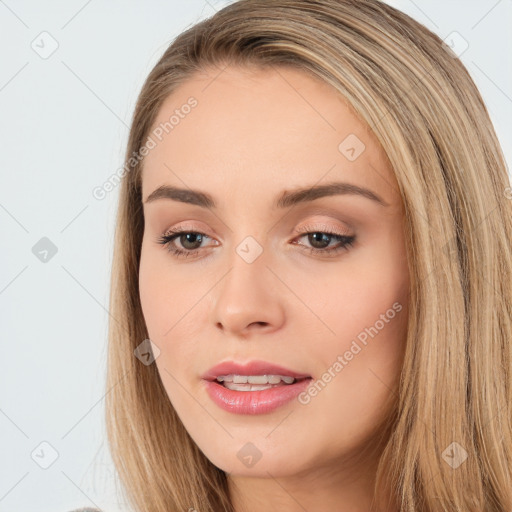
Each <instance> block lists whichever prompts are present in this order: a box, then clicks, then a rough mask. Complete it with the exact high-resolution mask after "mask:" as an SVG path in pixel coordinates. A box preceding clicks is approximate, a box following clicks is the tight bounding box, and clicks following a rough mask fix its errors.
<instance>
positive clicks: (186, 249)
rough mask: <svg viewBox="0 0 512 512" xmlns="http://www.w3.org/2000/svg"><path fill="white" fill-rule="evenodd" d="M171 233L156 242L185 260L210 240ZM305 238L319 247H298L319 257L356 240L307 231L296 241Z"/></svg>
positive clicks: (190, 233)
mask: <svg viewBox="0 0 512 512" xmlns="http://www.w3.org/2000/svg"><path fill="white" fill-rule="evenodd" d="M171 233H172V234H165V235H163V236H161V237H160V238H159V239H158V240H157V242H158V243H159V244H161V245H164V246H166V247H167V250H168V251H169V252H170V253H171V254H174V255H175V256H177V257H185V258H187V257H190V256H194V255H196V254H197V253H198V252H199V251H200V246H201V243H202V242H203V241H204V239H205V238H210V237H209V236H208V235H205V234H204V233H200V232H197V231H186V230H175V231H171ZM306 236H307V237H308V241H309V243H311V244H313V245H318V244H319V245H320V246H321V247H320V248H319V247H318V246H317V247H315V246H313V247H307V246H303V244H298V245H301V246H303V247H304V249H305V250H306V251H308V252H310V253H312V254H321V255H326V254H329V255H331V254H333V253H334V254H337V253H339V252H340V251H343V250H348V248H349V247H350V246H352V245H353V243H354V241H355V238H356V237H355V236H354V235H351V236H348V235H343V234H338V233H331V232H326V231H309V232H306V233H301V234H300V235H299V236H298V237H297V238H296V239H301V238H303V237H306ZM178 238H179V241H180V244H181V246H182V247H183V248H180V247H177V246H176V244H175V240H176V239H178ZM333 239H335V240H338V246H336V247H328V246H329V245H330V243H331V241H332V240H333Z"/></svg>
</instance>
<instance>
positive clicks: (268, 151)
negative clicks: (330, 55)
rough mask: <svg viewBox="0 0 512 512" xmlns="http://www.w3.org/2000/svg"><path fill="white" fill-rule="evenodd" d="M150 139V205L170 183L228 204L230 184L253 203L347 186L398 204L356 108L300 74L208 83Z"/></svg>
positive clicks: (158, 124) (207, 75)
mask: <svg viewBox="0 0 512 512" xmlns="http://www.w3.org/2000/svg"><path fill="white" fill-rule="evenodd" d="M148 135H149V136H150V137H151V138H152V139H153V142H154V144H155V145H154V147H153V148H152V149H151V150H150V151H149V154H147V156H146V157H145V158H144V171H143V176H142V185H143V198H146V197H147V196H148V194H149V193H151V191H152V190H154V189H155V188H157V187H158V186H159V185H161V184H163V183H168V184H173V185H177V186H181V187H183V186H185V187H190V188H199V189H208V190H210V191H211V192H212V194H214V195H216V196H219V197H222V195H223V193H222V192H223V190H224V191H225V187H226V184H228V183H229V184H230V187H235V188H236V190H237V191H240V192H245V196H246V197H247V194H251V193H256V192H257V191H259V190H260V189H262V184H265V185H266V187H263V188H264V189H263V190H261V193H267V194H270V189H279V190H281V189H285V188H294V187H300V186H304V185H305V184H314V183H319V182H322V181H338V180H345V181H350V182H352V183H354V184H359V185H361V186H366V187H372V188H373V189H374V190H378V191H380V192H379V194H380V195H381V196H383V197H385V198H386V199H387V200H388V201H389V202H393V195H396V186H393V182H394V176H393V173H392V171H391V168H390V166H389V163H388V160H387V157H386V155H385V152H384V151H383V149H382V148H381V146H380V144H379V143H378V141H377V139H376V138H375V136H374V134H373V133H372V132H371V131H370V130H369V128H368V127H367V126H366V125H365V124H364V123H363V122H362V121H361V120H360V119H359V118H358V117H357V115H356V114H355V113H354V111H353V109H352V108H351V107H350V106H349V105H348V103H347V102H346V100H345V99H344V98H343V97H342V96H341V95H340V94H339V93H338V92H337V91H336V90H335V89H333V88H332V87H331V86H330V85H329V84H326V83H325V82H323V81H321V80H320V79H318V78H316V77H312V76H311V75H310V74H309V73H305V72H304V71H301V70H297V69H294V68H290V67H279V68H276V67H273V68H270V67H267V68H239V67H227V68H226V69H224V70H223V71H222V70H221V69H215V70H213V69H210V70H205V71H203V72H201V73H198V74H196V75H194V76H193V77H192V78H190V79H189V80H187V81H186V82H184V83H183V84H181V85H180V86H179V87H178V88H177V89H176V90H175V91H174V92H173V93H172V94H171V95H170V96H168V97H167V98H166V100H165V101H164V102H163V104H162V106H161V108H160V110H159V112H158V115H157V118H156V120H155V122H154V123H153V126H152V129H151V130H150V133H149V134H148ZM271 195H272V196H273V195H274V193H273V192H272V194H271ZM395 199H396V197H395Z"/></svg>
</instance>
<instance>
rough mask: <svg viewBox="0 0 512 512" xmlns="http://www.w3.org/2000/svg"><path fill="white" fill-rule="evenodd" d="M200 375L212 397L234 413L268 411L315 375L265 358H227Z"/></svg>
mask: <svg viewBox="0 0 512 512" xmlns="http://www.w3.org/2000/svg"><path fill="white" fill-rule="evenodd" d="M201 378H202V379H203V380H204V382H205V386H206V391H207V393H208V395H209V397H210V398H211V399H212V400H213V402H215V403H216V404H217V405H218V406H219V407H221V408H222V409H224V410H226V411H228V412H232V413H235V414H265V413H269V412H272V411H274V410H275V409H277V408H279V407H281V406H283V405H285V404H287V403H288V402H290V401H291V400H293V399H294V398H295V397H296V396H297V395H298V394H299V393H301V392H302V391H304V390H305V389H306V388H307V386H308V385H309V383H310V381H311V379H312V377H311V376H310V375H308V374H305V373H301V372H297V371H294V370H290V369H288V368H284V367H282V366H279V365H275V364H272V363H267V362H265V361H252V362H250V363H248V364H245V365H242V364H239V363H235V362H232V361H225V362H223V363H221V364H218V365H216V366H214V367H213V368H210V370H208V371H207V372H206V373H204V374H203V375H202V376H201Z"/></svg>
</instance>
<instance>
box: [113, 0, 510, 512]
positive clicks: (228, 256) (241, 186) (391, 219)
mask: <svg viewBox="0 0 512 512" xmlns="http://www.w3.org/2000/svg"><path fill="white" fill-rule="evenodd" d="M125 171H126V172H125V175H124V176H123V181H122V185H121V192H120V202H119V210H118V218H117V230H116V239H115V249H114V263H113V271H112V293H111V315H112V319H113V321H112V322H111V325H110V333H109V336H110V341H109V343H110V344H109V361H108V390H109V392H108V394H107V403H106V405H107V427H108V436H109V442H110V446H111V452H112V456H113V459H114V462H115V464H116V467H117V469H118V471H119V473H120V476H121V479H122V481H123V484H124V486H125V489H126V491H127V493H128V497H129V499H130V501H131V503H132V504H133V506H134V507H135V509H136V510H141V511H142V510H150V511H152V512H164V511H167V512H168V511H171V510H173V511H174V510H176V511H177V510H189V511H193V510H197V511H234V512H241V511H244V512H252V511H255V510H261V509H263V508H264V507H265V508H267V509H271V510H276V509H279V510H290V511H291V510H310V511H311V510H324V509H334V510H343V511H344V512H346V511H356V510H357V511H361V510H365V511H368V510H372V511H379V512H381V511H382V512H392V511H393V512H394V511H408V512H427V511H438V510H443V511H464V512H482V511H484V510H485V511H486V512H490V511H495V512H498V511H504V510H511V509H512V485H511V470H512V435H511V434H512V430H511V407H512V406H511V404H512V389H511V380H510V375H511V374H512V357H511V344H510V341H511V338H512V314H511V313H512V312H511V309H512V304H511V303H512V301H511V297H512V251H511V245H510V240H511V238H512V221H511V218H512V215H511V213H512V201H511V200H510V197H511V193H510V192H511V190H512V189H510V182H509V178H508V176H507V172H506V166H505V162H504V158H503V155H502V152H501V149H500V147H499V144H498V141H497V138H496V134H495V132H494V129H493V127H492V123H491V121H490V119H489V115H488V113H487V110H486V108H485V105H484V103H483V101H482V99H481V96H480V94H479V92H478V91H477V89H476V87H475V85H474V83H473V81H472V80H471V78H470V76H469V74H468V73H467V71H466V69H465V68H464V67H463V65H462V64H461V62H460V61H459V60H458V59H457V58H456V55H455V54H454V53H453V51H452V50H450V49H449V48H448V47H446V45H444V44H443V42H442V41H441V40H440V39H439V37H437V36H436V35H435V34H433V33H431V32H430V31H428V30H427V29H426V28H425V27H423V26H422V25H420V24H419V23H417V22H415V21H414V20H412V19H411V18H409V17H408V16H406V15H405V14H403V13H401V12H399V11H397V10H396V9H393V8H392V7H390V6H388V5H386V4H383V3H381V2H380V1H378V0H357V1H356V0H316V1H313V0H302V1H301V0H276V1H272V2H270V1H267V0H241V1H238V2H236V3H234V4H232V5H230V6H228V7H226V8H224V9H223V10H221V11H219V12H218V13H216V14H215V15H214V16H213V17H212V18H210V19H207V20H205V21H202V22H200V23H198V24H196V25H195V26H193V27H191V28H190V29H188V30H187V31H185V32H184V33H183V34H181V35H180V36H179V37H178V38H177V39H176V40H174V41H173V43H172V44H171V45H170V47H169V48H168V49H167V50H166V52H165V53H164V55H163V56H162V57H161V59H160V61H159V62H158V63H157V64H156V66H155V67H154V69H153V70H152V71H151V73H150V75H149V77H148V78H147V80H146V82H145V84H144V86H143V88H142V91H141V93H140V95H139V98H138V101H137V105H136V109H135V114H134V117H133V121H132V126H131V131H130V137H129V142H128V148H127V153H126V165H125Z"/></svg>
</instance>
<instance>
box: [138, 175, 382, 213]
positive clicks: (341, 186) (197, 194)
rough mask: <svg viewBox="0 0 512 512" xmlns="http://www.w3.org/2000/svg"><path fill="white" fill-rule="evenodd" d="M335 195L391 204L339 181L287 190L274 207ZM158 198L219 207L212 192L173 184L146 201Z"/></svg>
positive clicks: (149, 201) (159, 189)
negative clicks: (358, 197) (355, 196)
mask: <svg viewBox="0 0 512 512" xmlns="http://www.w3.org/2000/svg"><path fill="white" fill-rule="evenodd" d="M334 195H358V196H361V197H365V198H366V199H370V200H371V201H374V202H376V203H378V204H380V205H381V206H389V203H387V202H386V201H384V199H382V198H381V197H380V196H378V195H377V194H376V193H375V192H373V191H371V190H370V189H368V188H365V187H360V186H358V185H354V184H352V183H346V182H343V181H337V182H332V183H327V184H325V185H315V186H312V187H304V188H298V189H294V190H291V191H288V190H285V191H284V192H283V193H282V194H281V196H279V197H278V199H277V200H276V202H275V204H274V208H288V207H290V206H294V205H296V204H299V203H305V202H309V201H314V200H315V199H319V198H321V197H328V196H334ZM157 199H171V200H174V201H179V202H181V203H188V204H193V205H196V206H200V207H202V208H213V209H214V208H217V204H216V203H215V200H214V199H213V197H212V196H211V195H210V194H208V193H206V192H201V191H199V190H192V189H182V188H177V187H173V186H171V185H161V186H160V187H158V188H157V189H155V190H154V191H153V192H151V194H149V196H148V197H147V199H146V200H145V201H144V203H151V202H153V201H156V200H157Z"/></svg>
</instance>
